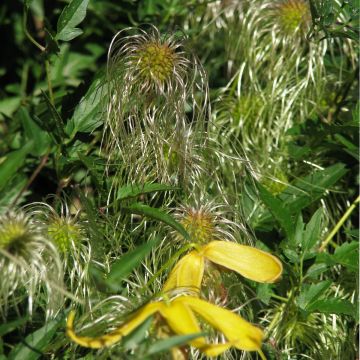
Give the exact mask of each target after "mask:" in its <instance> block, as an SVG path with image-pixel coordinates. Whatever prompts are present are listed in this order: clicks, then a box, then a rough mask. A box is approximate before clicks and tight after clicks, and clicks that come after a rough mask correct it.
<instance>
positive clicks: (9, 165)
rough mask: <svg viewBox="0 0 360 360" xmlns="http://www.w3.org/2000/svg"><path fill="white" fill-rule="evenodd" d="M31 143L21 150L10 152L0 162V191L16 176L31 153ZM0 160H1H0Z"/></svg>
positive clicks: (32, 144)
mask: <svg viewBox="0 0 360 360" xmlns="http://www.w3.org/2000/svg"><path fill="white" fill-rule="evenodd" d="M33 146H34V142H33V141H29V142H28V143H27V144H25V145H24V146H23V147H22V148H21V149H19V150H15V151H12V152H10V153H8V154H7V155H6V156H5V160H3V161H1V162H0V190H1V189H3V188H4V186H5V185H6V184H7V182H8V181H9V180H10V179H11V178H12V177H13V176H14V175H15V174H16V172H17V171H18V169H20V168H21V167H22V166H23V165H24V162H25V159H26V156H27V155H28V154H29V153H30V152H31V151H32V149H33ZM0 160H1V159H0Z"/></svg>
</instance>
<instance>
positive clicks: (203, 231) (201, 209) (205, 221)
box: [172, 200, 242, 245]
mask: <svg viewBox="0 0 360 360" xmlns="http://www.w3.org/2000/svg"><path fill="white" fill-rule="evenodd" d="M190 204H192V205H180V206H179V207H178V208H176V209H175V211H174V217H175V218H176V219H177V220H178V221H179V222H180V224H181V225H182V226H183V227H184V228H185V230H186V231H187V232H188V234H189V235H190V241H191V242H193V243H196V244H202V245H203V244H207V243H209V242H210V241H213V240H231V241H236V240H235V239H236V234H237V233H239V232H240V231H241V229H242V228H241V225H240V224H238V223H236V222H235V221H234V220H236V218H237V217H236V214H235V212H234V211H233V210H232V209H231V208H230V207H229V206H228V205H224V204H216V203H215V202H213V201H212V202H211V201H210V202H206V201H204V200H203V201H202V202H200V201H192V202H190ZM172 235H173V236H174V238H175V239H176V240H178V241H183V238H182V237H180V235H179V234H178V233H177V232H173V233H172Z"/></svg>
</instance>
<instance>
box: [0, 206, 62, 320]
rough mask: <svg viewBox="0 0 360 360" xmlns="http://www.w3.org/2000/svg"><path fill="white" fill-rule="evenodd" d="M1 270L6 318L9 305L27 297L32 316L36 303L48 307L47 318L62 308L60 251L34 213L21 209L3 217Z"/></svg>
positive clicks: (1, 307) (0, 298) (0, 310)
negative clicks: (35, 220)
mask: <svg viewBox="0 0 360 360" xmlns="http://www.w3.org/2000/svg"><path fill="white" fill-rule="evenodd" d="M0 269H1V281H0V314H1V315H2V316H3V317H4V318H5V317H6V314H7V311H8V308H9V306H16V305H17V304H19V303H21V302H22V301H26V299H27V302H28V311H29V314H30V315H32V313H33V310H34V307H36V306H43V307H45V309H46V315H47V316H48V317H49V316H53V315H54V314H55V312H56V311H57V310H59V308H60V305H61V302H62V296H61V289H62V288H63V285H62V278H63V275H62V274H63V273H62V267H61V262H60V258H59V254H58V252H57V250H56V248H55V246H53V244H52V243H51V242H50V241H49V240H48V238H47V237H46V234H44V233H43V232H42V229H41V228H40V227H39V226H37V224H36V222H34V220H33V219H32V216H30V215H29V214H26V213H25V212H24V211H22V210H19V211H16V212H8V213H6V214H2V215H1V216H0ZM59 291H60V292H59ZM43 292H45V293H46V300H45V302H44V301H43V300H41V299H43V295H42V293H43Z"/></svg>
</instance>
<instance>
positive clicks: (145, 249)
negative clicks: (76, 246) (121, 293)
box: [105, 238, 159, 291]
mask: <svg viewBox="0 0 360 360" xmlns="http://www.w3.org/2000/svg"><path fill="white" fill-rule="evenodd" d="M158 241H159V240H158V239H157V238H155V239H153V240H151V241H149V242H147V243H145V244H142V245H140V246H138V247H137V248H136V249H135V250H132V251H128V252H127V253H126V254H125V255H123V256H122V257H121V258H120V259H119V260H117V261H115V263H114V264H112V265H111V268H110V272H109V275H108V277H107V279H106V280H105V282H106V284H107V285H108V286H109V288H110V289H112V290H114V291H118V290H120V289H121V281H122V280H123V279H124V278H126V277H127V276H128V275H129V274H130V273H131V272H132V271H133V270H134V269H135V268H136V267H138V266H139V265H140V264H141V262H142V261H143V260H144V258H145V257H146V256H147V255H148V254H149V253H150V251H151V250H152V248H153V247H154V246H155V245H156V244H157V243H158Z"/></svg>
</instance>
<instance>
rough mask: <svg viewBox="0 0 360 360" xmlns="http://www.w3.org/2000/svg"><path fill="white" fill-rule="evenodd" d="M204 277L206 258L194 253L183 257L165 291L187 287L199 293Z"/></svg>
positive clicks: (165, 286)
mask: <svg viewBox="0 0 360 360" xmlns="http://www.w3.org/2000/svg"><path fill="white" fill-rule="evenodd" d="M203 275H204V257H203V256H202V255H201V254H200V253H199V252H197V251H192V252H191V253H189V254H187V255H185V256H184V257H182V258H181V259H180V260H179V261H178V263H177V264H176V265H175V267H174V269H173V270H172V271H171V273H170V275H169V278H168V280H167V281H166V283H165V285H164V287H163V291H164V292H166V291H169V290H172V289H175V288H178V287H186V288H190V289H191V290H194V291H197V292H199V291H200V287H201V281H202V278H203Z"/></svg>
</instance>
